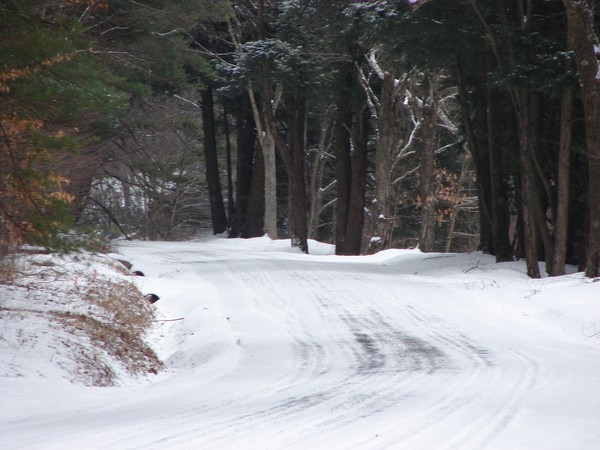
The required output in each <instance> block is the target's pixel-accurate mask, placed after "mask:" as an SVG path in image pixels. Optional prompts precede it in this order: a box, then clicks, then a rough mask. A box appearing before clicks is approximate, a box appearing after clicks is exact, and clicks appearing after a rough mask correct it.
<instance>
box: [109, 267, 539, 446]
mask: <svg viewBox="0 0 600 450" xmlns="http://www.w3.org/2000/svg"><path fill="white" fill-rule="evenodd" d="M165 262H166V261H165ZM174 263H175V260H172V261H169V264H174ZM203 264H207V265H209V267H211V269H212V270H227V271H229V272H230V273H231V274H232V282H233V283H236V284H237V285H238V286H242V287H243V289H240V291H242V292H246V294H245V295H246V298H244V299H243V302H245V303H246V304H247V305H248V307H249V308H251V309H254V310H256V312H257V318H261V316H260V312H261V310H263V311H264V319H265V326H276V327H278V329H279V331H280V332H281V334H282V336H284V337H285V339H284V340H285V341H286V342H287V345H288V348H287V351H288V353H289V354H291V357H290V358H288V360H289V361H291V362H292V363H291V364H290V366H289V367H285V368H282V369H281V370H279V371H277V373H274V374H273V376H272V377H271V378H268V379H265V380H263V381H262V382H260V383H258V384H256V385H254V386H251V387H248V386H245V387H244V386H239V387H236V389H234V390H233V391H232V392H231V394H230V395H229V396H228V397H227V398H224V399H222V400H221V401H220V402H219V403H214V402H213V403H210V402H202V401H200V402H199V404H197V405H193V406H190V407H189V408H187V409H186V410H184V411H179V412H177V413H176V414H166V413H165V414H164V415H163V416H162V417H161V418H159V419H157V420H155V421H153V422H152V423H151V424H148V423H144V424H139V426H134V427H132V428H129V429H128V430H127V436H123V438H122V439H118V438H115V437H114V436H112V438H110V439H109V438H108V437H107V438H106V440H103V442H109V443H111V446H114V447H115V448H122V447H130V445H129V444H130V443H131V442H136V443H142V444H141V445H140V448H142V447H143V448H164V447H165V446H171V447H176V446H186V445H188V446H189V443H194V444H199V445H200V446H201V447H202V448H203V449H210V448H256V447H260V448H278V449H279V448H307V447H309V446H311V445H312V444H314V443H315V442H327V439H334V437H333V436H334V435H335V433H336V432H348V433H353V435H356V437H357V439H356V441H355V442H356V447H357V448H390V447H394V446H397V445H402V447H404V448H412V447H414V448H425V447H427V444H430V443H431V446H433V447H435V448H481V447H482V446H484V445H485V444H487V443H489V442H491V441H492V440H493V438H494V436H496V435H497V434H498V433H500V432H501V430H502V429H503V427H504V426H505V425H506V424H507V423H508V422H509V421H510V420H511V418H512V417H513V415H514V414H515V413H516V411H517V410H518V407H519V404H520V402H521V400H522V399H523V398H524V396H526V395H527V392H529V390H531V389H532V387H533V386H534V385H535V379H536V373H537V370H538V369H537V368H536V366H535V363H534V362H533V361H532V360H530V359H529V358H528V357H527V356H526V355H522V354H520V353H519V352H517V351H515V350H513V349H509V348H505V347H503V346H502V345H498V344H496V343H491V342H487V341H485V340H483V339H479V338H477V339H476V338H474V337H470V336H469V334H468V333H467V332H466V331H464V330H457V329H455V328H454V327H453V326H452V325H451V324H449V323H447V322H444V321H443V320H441V319H440V318H439V317H436V316H434V315H432V314H431V313H428V312H427V311H426V310H425V309H423V308H422V307H421V306H420V305H419V301H418V300H416V299H411V298H406V296H404V295H403V293H401V292H395V291H392V290H391V289H389V288H388V287H386V283H385V279H384V277H385V274H378V273H376V271H375V270H373V273H369V274H363V273H354V272H352V271H345V268H346V267H348V266H345V265H343V264H335V263H310V264H311V268H310V270H309V271H306V272H303V271H298V270H297V269H296V268H297V267H298V264H297V262H294V263H293V266H291V267H293V269H289V268H288V266H287V265H286V262H285V261H282V260H277V259H274V260H267V259H265V260H259V261H256V260H242V259H240V260H233V261H226V260H222V261H203ZM256 264H260V267H256ZM315 265H318V267H319V269H320V270H319V271H318V272H315V271H314V270H315V267H314V266H315ZM171 273H172V272H171ZM171 273H170V274H171ZM315 273H317V276H316V277H314V276H313V274H315ZM348 279H352V280H353V281H354V280H356V279H358V280H359V281H360V280H364V281H365V286H368V288H367V287H365V289H364V290H358V291H350V290H349V289H348V286H350V284H349V283H348ZM374 280H375V281H377V282H375V283H374V282H373V281H374ZM256 286H259V287H260V289H255V287H256ZM352 286H356V284H355V283H352ZM265 293H267V294H265ZM259 294H260V295H259ZM296 302H298V303H300V302H301V306H302V307H301V308H296V306H297V305H295V303H296ZM294 311H298V312H301V313H302V314H306V315H307V316H306V317H303V316H299V315H296V314H294V313H293V312H294ZM231 316H232V322H233V324H232V326H233V327H234V329H235V327H236V323H235V312H232V314H231ZM273 319H274V320H275V322H273ZM314 324H320V327H319V329H314V328H311V326H314ZM245 345H246V344H245V342H244V340H243V339H242V342H241V348H242V351H249V350H246V349H245ZM246 356H247V355H246ZM260 363H261V361H256V364H260ZM498 366H502V367H504V366H506V367H508V368H504V369H502V370H498ZM238 375H239V374H235V373H234V374H232V375H231V376H238ZM239 379H240V382H243V378H242V377H240V378H239ZM217 382H218V380H217ZM500 383H507V385H506V388H504V389H499V387H498V385H499V384H500ZM477 385H484V386H488V387H489V390H490V392H491V393H486V392H485V390H484V391H481V390H479V391H478V390H477V389H475V390H474V389H473V387H474V386H477ZM427 386H433V387H435V389H431V391H432V392H435V393H436V394H435V395H430V396H424V395H423V393H424V392H425V391H427ZM440 386H443V389H441V388H440ZM492 391H493V392H492ZM438 393H439V394H438ZM201 397H202V396H201V395H199V398H201ZM415 398H418V402H417V403H414V402H413V399H415ZM481 405H485V406H486V408H481V407H480V406H481ZM232 408H235V409H236V410H238V411H241V412H240V413H238V414H237V415H232V414H231V413H230V411H231V409H232ZM473 408H477V410H485V411H487V412H486V413H485V414H482V415H481V417H480V418H479V419H478V420H476V421H475V422H472V423H471V422H470V421H472V418H473V414H472V409H473ZM244 411H246V412H244ZM390 411H391V412H392V414H386V413H389V412H390ZM363 420H378V421H379V422H378V424H377V426H376V427H374V429H377V430H378V432H377V434H378V436H377V437H375V436H372V435H369V436H365V435H363V434H361V433H360V432H358V431H357V430H355V429H353V426H354V425H355V424H359V423H361V421H363ZM467 422H468V423H467ZM149 426H150V427H152V429H153V433H152V435H153V436H157V435H161V436H163V438H162V439H160V440H158V441H156V440H154V441H144V439H143V437H144V434H145V433H146V431H147V430H148V427H149ZM450 427H454V428H456V429H460V430H463V432H461V433H460V434H459V435H453V434H452V432H451V431H450V429H449V428H450ZM249 430H252V432H250V431H249ZM107 433H108V432H107ZM102 439H104V438H102ZM333 442H335V441H333Z"/></svg>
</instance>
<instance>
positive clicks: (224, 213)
mask: <svg viewBox="0 0 600 450" xmlns="http://www.w3.org/2000/svg"><path fill="white" fill-rule="evenodd" d="M599 26H600V6H599V5H598V2H597V1H596V0H372V1H349V0H331V1H318V0H237V1H234V0H169V1H161V0H0V177H1V181H0V183H1V184H0V257H2V259H6V258H8V257H9V256H10V255H11V253H13V252H15V251H16V250H17V249H19V248H22V245H23V244H31V245H36V246H45V247H47V248H50V249H58V250H68V249H71V248H76V247H79V246H85V245H88V244H90V242H94V241H95V240H97V239H112V238H117V237H122V238H125V239H149V240H184V239H190V238H193V237H194V236H196V235H197V234H198V233H200V232H206V231H207V230H208V231H209V232H210V233H214V234H225V235H226V236H228V237H241V238H251V237H259V236H263V235H265V234H267V235H268V236H269V237H271V238H272V239H277V238H286V239H290V240H291V245H292V246H294V247H298V248H299V249H300V250H302V251H303V252H307V253H308V252H310V248H309V240H310V239H316V240H319V241H322V242H328V243H332V244H334V245H335V252H336V254H338V255H359V254H370V253H375V252H377V251H380V250H383V249H387V248H391V247H396V248H399V247H401V248H405V247H415V246H418V248H419V249H420V250H421V251H423V252H466V251H473V250H481V251H483V252H485V253H488V254H491V255H494V256H495V258H496V261H498V262H503V261H513V260H521V259H522V260H525V261H526V263H527V273H528V275H529V276H530V277H532V278H538V277H540V276H542V275H543V273H540V272H541V271H542V272H543V271H544V270H545V272H546V273H547V274H548V275H550V276H557V275H562V274H564V273H565V267H566V266H567V265H575V266H577V267H578V268H579V270H582V271H585V273H586V275H587V276H588V277H597V276H599V275H600V64H599V58H600V41H599V39H598V36H599V35H600V32H599V29H600V28H599ZM540 262H544V263H545V265H540V264H539V263H540ZM540 266H541V268H540Z"/></svg>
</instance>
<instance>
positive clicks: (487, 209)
mask: <svg viewBox="0 0 600 450" xmlns="http://www.w3.org/2000/svg"><path fill="white" fill-rule="evenodd" d="M465 70H466V69H465V68H464V67H463V64H462V62H461V61H460V60H458V61H457V64H456V75H457V79H458V100H459V103H460V109H461V111H462V114H461V116H462V118H463V125H464V127H465V134H466V138H467V144H468V149H469V151H470V153H471V156H472V158H473V162H474V164H475V172H476V173H477V180H476V186H477V199H478V205H479V250H482V251H484V252H488V253H489V252H490V251H492V252H493V248H494V244H493V232H492V212H491V211H492V206H491V193H490V192H491V188H490V185H491V182H490V178H491V177H490V174H489V169H490V164H489V153H488V152H485V151H484V147H485V144H484V142H483V140H484V139H483V137H482V133H481V130H482V129H485V123H487V119H486V116H487V115H486V108H485V104H484V103H483V102H482V101H481V99H482V98H484V95H483V92H482V89H481V87H480V88H479V89H477V90H476V91H475V93H474V95H473V96H472V98H471V96H470V95H469V94H468V92H469V89H468V86H467V83H466V80H465ZM479 84H482V83H479ZM477 94H480V95H477ZM471 100H473V101H471ZM478 131H479V132H478Z"/></svg>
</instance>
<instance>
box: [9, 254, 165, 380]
mask: <svg viewBox="0 0 600 450" xmlns="http://www.w3.org/2000/svg"><path fill="white" fill-rule="evenodd" d="M20 258H21V259H19V260H18V261H17V265H18V266H19V267H21V266H22V267H21V268H20V270H18V271H17V270H15V269H14V267H15V265H14V264H15V263H14V261H13V263H12V268H11V269H10V270H9V272H10V281H8V282H6V283H3V284H4V286H1V284H2V283H1V281H0V288H1V292H2V293H3V295H4V296H5V298H8V299H11V300H10V301H9V302H8V303H7V302H3V300H2V299H1V298H0V311H4V313H5V314H3V315H0V321H2V320H9V317H8V316H7V315H6V314H8V315H10V316H12V317H15V316H14V314H19V315H21V314H22V315H24V316H23V317H25V318H26V317H30V318H32V319H34V318H35V320H36V321H37V322H36V323H38V322H39V320H40V319H41V320H42V321H46V323H47V327H48V330H49V333H50V334H49V335H48V336H52V338H51V341H50V342H49V344H48V345H50V346H51V347H52V349H61V350H60V352H62V354H63V355H64V356H65V357H64V358H56V362H55V365H56V366H59V367H60V368H61V370H62V372H63V373H65V374H66V375H67V376H68V378H70V379H71V380H72V381H73V382H75V383H78V384H84V385H92V386H112V385H115V384H117V383H118V382H119V380H120V378H121V377H125V378H138V377H144V376H147V375H148V374H156V373H157V372H159V371H160V370H162V369H163V364H162V362H161V361H160V360H159V358H158V357H157V356H156V354H155V353H154V351H153V350H152V348H151V347H150V346H149V345H148V344H146V342H145V340H144V338H145V335H146V333H147V332H148V331H149V330H150V329H151V327H152V326H153V324H154V319H155V309H154V307H153V306H152V305H150V304H149V303H148V302H147V301H146V300H145V299H144V296H143V295H142V293H141V292H140V291H139V290H138V289H137V287H136V286H135V285H134V284H133V282H131V281H129V280H128V279H127V278H123V277H120V276H109V277H107V276H100V275H97V273H96V270H95V268H94V267H98V268H99V265H104V266H108V267H110V268H111V269H112V271H113V273H115V274H117V273H120V274H122V273H123V272H122V271H123V266H121V265H120V264H115V263H112V262H111V261H109V260H107V259H106V258H102V257H97V256H93V255H87V256H86V255H83V256H81V255H80V256H70V257H64V258H63V259H56V258H53V257H52V255H48V256H44V257H41V258H40V257H39V256H38V257H23V255H21V257H20ZM23 258H25V259H23ZM0 267H1V265H0ZM6 296H7V297H6ZM15 299H20V300H15ZM3 303H4V304H3ZM11 322H12V325H11V327H12V328H11V329H12V330H13V331H11V332H10V333H11V334H10V338H11V342H10V343H11V344H12V345H13V346H16V347H15V350H16V351H18V350H19V348H17V347H19V346H20V348H28V347H33V346H40V345H45V344H43V342H44V341H43V340H42V339H37V338H36V337H35V336H32V334H31V333H30V332H29V330H28V329H27V325H26V324H27V323H28V322H27V320H23V325H18V324H17V323H15V322H14V321H12V320H11ZM42 323H43V322H42ZM0 329H2V324H1V323H0ZM19 333H20V334H19ZM19 335H22V336H24V338H27V339H28V340H29V342H27V343H21V344H19V342H20V340H19V339H18V336H19ZM7 336H8V335H7ZM28 336H29V337H28ZM0 338H2V333H0ZM1 341H2V339H0V343H1ZM5 344H7V343H6V342H5ZM53 351H54V350H53Z"/></svg>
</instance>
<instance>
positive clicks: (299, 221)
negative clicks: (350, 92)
mask: <svg viewBox="0 0 600 450" xmlns="http://www.w3.org/2000/svg"><path fill="white" fill-rule="evenodd" d="M285 108H286V113H287V118H288V146H287V148H286V149H283V152H282V153H283V154H284V162H285V164H286V169H287V173H288V195H289V217H288V219H289V220H288V223H289V227H290V238H291V240H292V247H298V248H300V250H302V251H303V252H304V253H308V222H307V198H306V173H305V156H304V147H305V145H304V129H305V126H304V124H305V116H306V98H305V97H304V96H303V95H288V96H286V98H285Z"/></svg>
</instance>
